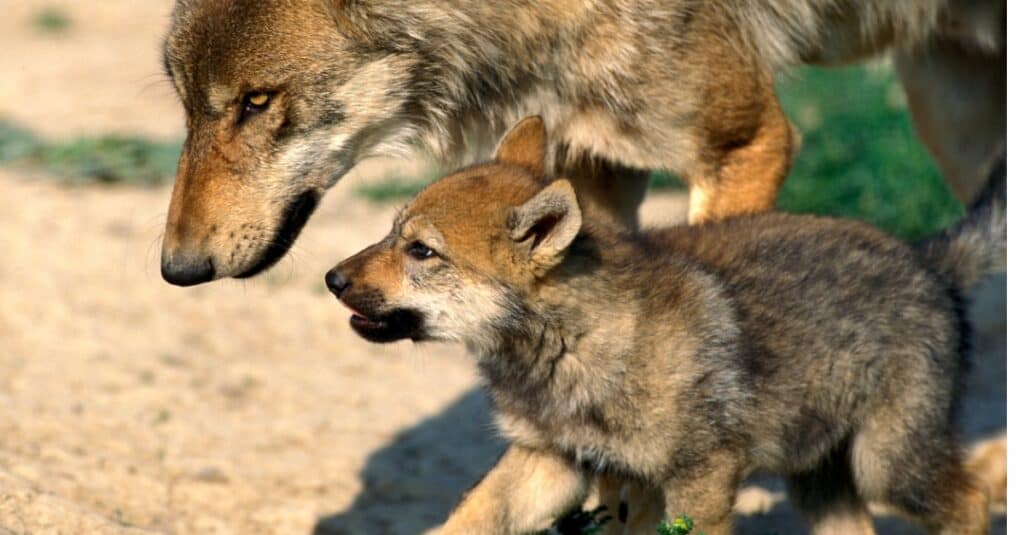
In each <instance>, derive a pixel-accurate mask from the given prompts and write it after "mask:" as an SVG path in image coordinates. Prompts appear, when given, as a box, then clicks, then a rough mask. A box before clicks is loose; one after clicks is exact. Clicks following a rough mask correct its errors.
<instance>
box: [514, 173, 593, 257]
mask: <svg viewBox="0 0 1024 535" xmlns="http://www.w3.org/2000/svg"><path fill="white" fill-rule="evenodd" d="M582 224H583V216H582V214H581V213H580V205H579V202H578V201H577V200H576V192H575V191H574V190H573V189H572V185H571V184H569V181H568V180H565V179H560V180H556V181H554V182H552V183H551V184H550V185H549V186H548V187H546V188H544V189H543V190H541V192H540V193H538V194H536V195H534V196H533V198H532V199H530V200H528V201H526V202H525V203H523V204H521V205H520V206H517V207H515V208H513V209H512V212H511V213H510V214H509V219H508V228H509V232H510V235H511V237H512V239H513V240H515V241H517V242H520V243H522V244H523V245H524V246H525V247H528V248H529V249H528V253H527V254H528V255H529V259H530V266H531V268H532V270H533V272H534V274H535V275H537V276H540V275H543V274H544V273H546V272H547V271H548V270H549V269H551V268H553V267H555V266H557V265H558V264H559V263H560V262H561V261H562V259H563V258H564V257H565V252H566V251H567V250H568V248H569V245H570V244H571V243H572V241H573V240H574V239H576V235H578V234H579V232H580V226H581V225H582Z"/></svg>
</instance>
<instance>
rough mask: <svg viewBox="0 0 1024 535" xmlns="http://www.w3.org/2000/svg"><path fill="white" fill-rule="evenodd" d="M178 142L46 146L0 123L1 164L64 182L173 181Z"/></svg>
mask: <svg viewBox="0 0 1024 535" xmlns="http://www.w3.org/2000/svg"><path fill="white" fill-rule="evenodd" d="M179 154H181V143H177V142H173V143H166V142H157V141H153V140H150V139H146V138H143V137H135V136H119V135H103V136H97V137H93V136H85V137H79V138H77V139H73V140H70V141H56V142H51V141H47V140H44V139H42V138H40V137H38V136H36V135H35V134H33V133H32V132H30V131H28V130H26V129H24V128H20V127H18V126H16V125H14V124H12V123H9V122H4V121H0V164H16V165H23V166H28V167H34V168H41V169H43V170H45V171H47V172H48V173H50V174H52V175H55V176H57V177H59V178H61V179H62V180H64V181H67V182H69V183H90V182H99V183H107V184H138V185H155V184H161V183H164V182H166V181H167V180H168V179H169V178H171V177H173V176H174V172H175V168H176V166H177V164H178V155H179Z"/></svg>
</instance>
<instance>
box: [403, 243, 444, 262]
mask: <svg viewBox="0 0 1024 535" xmlns="http://www.w3.org/2000/svg"><path fill="white" fill-rule="evenodd" d="M405 252H406V253H408V254H409V256H411V257H413V258H415V259H416V260H426V259H428V258H430V257H432V256H434V255H436V254H437V253H435V252H434V250H433V249H431V248H430V247H427V246H426V245H424V244H423V242H421V241H414V242H412V243H410V244H409V245H408V246H407V247H406V248H405Z"/></svg>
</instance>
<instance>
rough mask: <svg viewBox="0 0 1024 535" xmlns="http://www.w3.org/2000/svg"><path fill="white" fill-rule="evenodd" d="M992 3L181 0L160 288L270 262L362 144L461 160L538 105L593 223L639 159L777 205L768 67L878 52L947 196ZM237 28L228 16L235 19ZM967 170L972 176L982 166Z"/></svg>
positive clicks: (785, 164)
mask: <svg viewBox="0 0 1024 535" xmlns="http://www.w3.org/2000/svg"><path fill="white" fill-rule="evenodd" d="M1005 11H1006V0H898V1H894V0H856V1H852V0H758V1H751V0H714V1H709V0H593V1H581V0H535V1H531V2H486V1H480V0H441V1H437V0H297V1H289V2H283V1H262V0H260V1H257V0H233V1H226V0H177V1H176V2H175V8H174V13H173V15H172V17H171V28H170V32H169V34H168V36H167V41H166V46H165V47H164V52H165V66H166V70H167V74H168V76H169V77H170V79H171V81H172V82H173V85H174V87H175V89H176V91H177V93H178V95H179V96H180V98H181V101H182V104H183V106H184V109H185V113H186V117H187V119H186V125H187V126H188V136H187V138H186V140H185V147H184V150H183V151H182V157H181V161H180V163H179V165H178V176H177V179H176V180H175V183H174V193H173V194H172V195H171V202H170V207H169V209H168V215H167V227H166V232H165V234H164V242H163V253H162V260H161V273H162V274H163V276H164V278H165V279H166V280H167V281H168V282H171V283H173V284H178V285H191V284H200V283H204V282H207V281H210V280H213V279H218V278H222V277H249V276H252V275H255V274H257V273H260V272H261V271H263V270H264V269H266V268H268V267H270V266H272V265H273V264H274V263H275V262H277V261H278V260H279V259H280V258H281V257H282V256H283V255H284V254H285V253H286V252H287V251H288V248H289V247H290V246H291V245H292V243H293V241H294V240H295V238H296V237H297V236H298V235H299V232H300V231H301V229H302V226H303V224H304V223H305V222H306V220H307V218H308V217H309V215H310V214H311V213H312V212H313V210H314V209H315V208H316V205H317V202H318V201H319V199H320V198H321V196H322V195H323V194H324V192H325V191H326V190H327V189H328V188H330V187H331V186H333V185H334V184H335V183H336V182H337V181H338V180H339V179H340V178H341V177H342V176H343V175H344V174H345V173H347V172H348V171H349V169H351V168H352V166H353V165H355V164H356V163H357V162H359V161H361V160H363V159H365V158H368V157H371V156H380V155H383V156H392V157H394V156H401V155H404V154H408V153H409V152H411V151H413V150H414V149H416V148H420V147H425V148H426V149H427V150H428V152H430V153H432V154H433V155H435V156H438V157H439V158H440V159H441V160H442V161H449V162H457V161H460V160H461V158H463V157H465V156H466V155H467V154H470V152H469V149H470V146H471V145H472V143H468V142H474V143H479V144H481V145H483V146H485V147H488V148H489V147H490V144H491V143H492V142H493V141H495V140H496V138H497V137H498V135H500V133H501V132H502V131H503V130H504V128H505V127H506V126H508V125H510V124H511V123H512V122H514V121H515V120H517V119H518V118H520V117H523V116H525V115H527V114H531V113H543V114H544V117H545V118H546V120H547V121H548V122H549V125H550V126H551V132H552V136H551V137H552V143H551V147H550V150H551V151H552V152H553V153H555V154H554V155H555V156H557V157H553V158H552V159H551V162H550V163H551V167H552V168H553V169H556V170H559V172H560V173H561V174H560V176H565V177H566V178H568V179H569V180H571V181H572V182H573V185H574V187H575V188H576V190H577V193H578V194H579V198H580V202H581V203H582V206H583V210H584V212H586V213H587V217H588V219H593V218H594V216H595V215H607V216H610V217H611V218H613V219H614V220H616V221H619V222H621V223H622V224H624V225H625V226H627V227H628V226H635V222H636V209H637V206H638V205H639V203H640V201H641V200H642V198H643V194H644V191H645V190H646V185H647V173H646V170H649V169H669V170H671V171H673V172H676V173H678V174H680V175H681V176H685V177H688V180H689V181H690V183H691V193H692V194H691V196H690V211H689V214H688V215H689V217H690V218H691V220H693V221H696V220H711V219H718V218H723V217H727V216H731V215H735V214H740V213H746V212H759V211H760V212H763V211H768V210H770V209H771V208H772V207H773V206H774V204H775V198H776V194H777V193H778V190H779V187H780V185H781V183H782V181H783V179H784V178H785V176H786V172H787V170H788V168H789V164H790V160H791V158H792V156H793V154H794V152H795V151H796V146H797V144H798V143H797V140H796V135H795V133H794V131H793V129H792V128H791V127H790V124H789V121H788V120H787V119H786V117H785V115H784V114H783V110H782V108H781V107H780V105H779V101H778V98H777V97H776V95H775V90H774V85H773V78H774V75H775V73H776V72H777V71H778V70H780V69H785V68H786V67H788V66H792V65H796V64H799V63H803V62H812V63H824V64H837V63H846V62H850V61H854V60H857V59H859V58H862V57H866V56H870V55H872V54H875V53H880V52H882V51H885V50H887V49H892V50H897V51H899V55H898V59H897V62H896V65H897V69H898V70H899V72H900V75H901V79H902V80H903V82H904V84H905V87H906V88H907V90H908V91H907V93H908V101H909V103H910V107H911V110H912V112H913V115H914V117H915V124H916V125H917V127H918V130H919V132H921V136H922V139H924V141H925V142H926V144H927V145H928V146H929V148H930V149H932V153H933V154H935V155H936V158H937V159H938V160H939V162H940V165H941V167H942V169H943V172H944V174H946V175H947V178H949V179H950V180H951V181H952V182H953V184H954V186H956V187H955V189H956V190H957V191H958V192H960V193H961V195H962V199H964V200H965V201H969V200H970V199H971V198H973V194H974V192H976V191H977V189H979V188H976V187H975V185H976V184H981V183H983V182H984V174H985V173H984V170H985V169H986V168H987V166H988V165H989V158H991V157H992V156H993V154H992V153H993V150H994V148H993V147H999V146H1001V143H1002V140H1004V139H1005V134H1006V107H1005V102H1006V55H1005ZM243 30H244V31H243ZM978 169H982V171H981V172H977V170H978Z"/></svg>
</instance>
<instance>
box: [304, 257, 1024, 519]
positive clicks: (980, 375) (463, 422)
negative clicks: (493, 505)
mask: <svg viewBox="0 0 1024 535" xmlns="http://www.w3.org/2000/svg"><path fill="white" fill-rule="evenodd" d="M973 301H974V304H973V306H972V307H971V317H972V320H973V322H974V324H975V333H976V336H975V360H974V368H973V370H972V371H971V375H970V377H969V378H968V384H967V394H966V396H965V398H964V400H963V406H962V411H961V414H960V421H961V428H962V429H963V430H964V434H965V438H966V439H967V441H968V442H974V441H975V440H978V439H981V438H985V437H988V436H991V435H993V434H996V433H999V432H1001V431H1003V430H1005V429H1006V277H1005V276H1001V277H996V278H995V279H994V280H992V281H991V282H990V283H988V284H985V285H983V286H982V287H981V288H979V290H978V292H977V293H976V294H975V296H974V299H973ZM504 449H505V443H504V442H503V441H502V440H501V439H500V438H499V437H498V436H497V433H496V431H495V429H494V426H493V425H492V420H491V417H490V403H489V401H488V397H487V395H486V393H484V392H483V391H482V390H479V389H474V390H472V391H470V392H468V393H466V394H465V395H463V396H462V397H461V398H459V399H458V400H456V401H455V402H454V403H452V404H451V405H450V406H448V407H447V408H446V409H445V410H444V411H443V412H442V413H441V414H439V415H437V416H434V417H431V418H428V419H426V420H424V421H422V422H420V423H419V424H417V425H415V426H414V427H411V428H409V429H407V430H405V431H403V432H402V433H400V434H399V435H398V436H397V437H396V438H395V440H394V441H392V442H391V443H390V444H388V445H387V446H385V447H383V448H381V449H379V450H377V451H376V452H374V453H373V455H371V456H370V458H369V460H368V461H367V463H366V465H365V466H364V467H363V470H362V472H361V474H360V477H361V478H362V482H363V489H362V492H360V494H359V495H358V496H357V497H356V499H355V501H354V502H353V503H352V505H351V506H350V507H349V508H348V509H346V510H344V511H340V512H338V513H334V514H331V515H328V516H325V517H323V518H321V519H320V520H319V521H318V522H317V525H316V527H315V528H314V530H313V535H358V534H365V533H375V534H381V535H391V534H394V535H399V534H401V535H405V534H411V533H421V532H423V531H424V530H426V529H429V528H430V527H433V526H436V525H438V524H440V523H441V522H443V521H444V519H445V517H446V516H447V515H448V513H449V511H451V509H452V508H453V507H454V506H455V504H456V503H457V502H458V500H459V497H460V496H461V495H462V493H463V492H465V491H466V490H467V489H469V488H470V487H471V486H472V485H473V484H474V483H476V482H477V481H478V480H479V479H480V478H481V477H482V476H483V475H484V474H485V473H486V472H487V470H488V469H489V468H490V467H491V466H493V465H494V463H495V461H497V459H498V457H499V456H500V455H501V453H502V452H503V451H504ZM752 483H753V484H756V485H758V486H760V487H762V488H764V489H765V490H767V491H768V492H767V493H766V495H771V496H781V493H783V492H784V488H785V487H784V485H783V483H782V482H781V481H780V480H779V479H777V478H769V477H755V478H753V480H752ZM875 526H876V529H877V531H878V533H879V534H880V535H911V534H914V535H916V534H923V533H924V532H923V531H921V530H920V529H918V528H916V527H914V526H912V525H910V524H909V523H907V522H905V521H903V520H902V519H900V518H897V517H894V516H884V515H883V516H878V517H876V521H875ZM736 531H737V533H739V534H741V535H767V534H772V533H775V534H779V535H804V534H806V533H807V530H806V527H805V525H804V524H803V521H802V520H801V518H800V516H799V513H798V512H797V511H796V510H795V509H794V508H793V506H792V504H790V503H789V502H788V501H780V500H775V501H774V503H771V504H770V505H769V506H767V507H766V508H765V510H764V511H762V512H759V513H758V514H751V515H743V516H738V517H737V530H736ZM991 533H992V534H993V535H1005V534H1006V516H1005V515H998V516H994V517H993V518H992V530H991Z"/></svg>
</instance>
